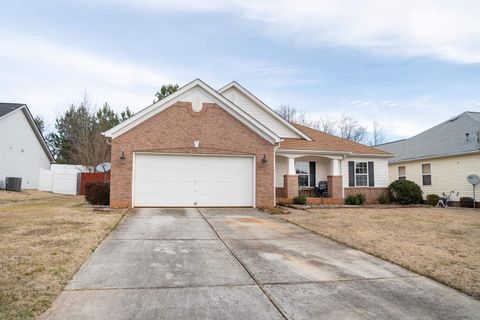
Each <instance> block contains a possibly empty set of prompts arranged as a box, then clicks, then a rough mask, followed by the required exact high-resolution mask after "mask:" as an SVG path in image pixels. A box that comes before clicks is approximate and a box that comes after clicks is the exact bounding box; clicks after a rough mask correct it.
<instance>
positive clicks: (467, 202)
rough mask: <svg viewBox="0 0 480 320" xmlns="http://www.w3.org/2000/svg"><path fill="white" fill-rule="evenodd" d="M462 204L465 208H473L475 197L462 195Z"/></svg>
mask: <svg viewBox="0 0 480 320" xmlns="http://www.w3.org/2000/svg"><path fill="white" fill-rule="evenodd" d="M460 206H462V207H464V208H473V198H470V197H461V198H460Z"/></svg>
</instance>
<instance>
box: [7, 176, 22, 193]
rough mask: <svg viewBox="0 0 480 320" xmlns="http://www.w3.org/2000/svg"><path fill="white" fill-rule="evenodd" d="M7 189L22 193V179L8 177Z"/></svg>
mask: <svg viewBox="0 0 480 320" xmlns="http://www.w3.org/2000/svg"><path fill="white" fill-rule="evenodd" d="M5 189H6V190H7V191H22V178H16V177H6V178H5Z"/></svg>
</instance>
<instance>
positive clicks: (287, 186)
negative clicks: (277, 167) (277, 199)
mask: <svg viewBox="0 0 480 320" xmlns="http://www.w3.org/2000/svg"><path fill="white" fill-rule="evenodd" d="M283 196H284V197H286V198H290V199H293V198H295V197H296V196H298V176H297V175H284V176H283Z"/></svg>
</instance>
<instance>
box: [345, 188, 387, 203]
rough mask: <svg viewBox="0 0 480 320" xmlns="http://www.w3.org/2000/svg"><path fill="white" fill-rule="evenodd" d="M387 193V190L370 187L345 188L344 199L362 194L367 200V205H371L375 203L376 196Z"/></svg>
mask: <svg viewBox="0 0 480 320" xmlns="http://www.w3.org/2000/svg"><path fill="white" fill-rule="evenodd" d="M387 192H388V189H387V188H372V187H365V188H361V187H355V188H345V197H347V196H349V195H352V194H357V193H363V194H364V195H365V197H366V198H367V203H369V204H372V203H377V198H378V196H380V195H381V194H382V193H387Z"/></svg>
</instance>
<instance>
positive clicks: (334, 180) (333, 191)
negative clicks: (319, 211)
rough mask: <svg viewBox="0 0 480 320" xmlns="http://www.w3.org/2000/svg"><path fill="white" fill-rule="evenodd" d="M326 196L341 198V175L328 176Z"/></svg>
mask: <svg viewBox="0 0 480 320" xmlns="http://www.w3.org/2000/svg"><path fill="white" fill-rule="evenodd" d="M327 183H328V196H329V197H330V198H343V181H342V176H328V177H327Z"/></svg>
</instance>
